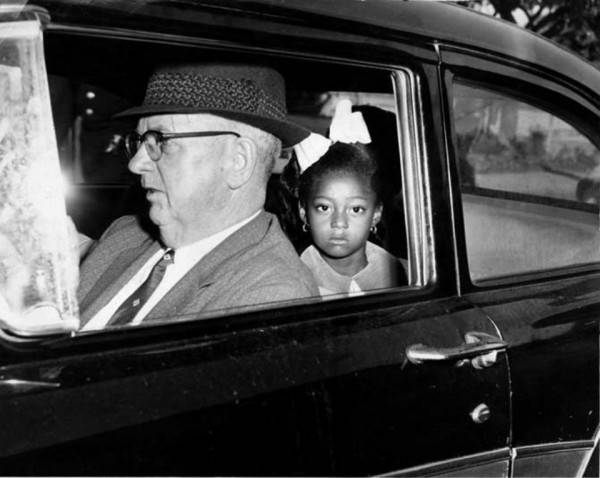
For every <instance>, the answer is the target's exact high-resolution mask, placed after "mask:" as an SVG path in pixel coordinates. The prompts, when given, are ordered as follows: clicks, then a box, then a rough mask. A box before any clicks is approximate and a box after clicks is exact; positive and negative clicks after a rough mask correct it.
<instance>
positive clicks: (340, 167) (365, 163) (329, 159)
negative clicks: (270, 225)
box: [297, 143, 383, 204]
mask: <svg viewBox="0 0 600 478" xmlns="http://www.w3.org/2000/svg"><path fill="white" fill-rule="evenodd" d="M331 174H337V175H339V176H344V175H349V174H351V175H353V176H356V177H358V178H362V179H364V181H365V182H366V183H367V184H368V185H369V186H370V187H371V189H372V190H373V192H374V193H375V196H376V201H377V202H378V203H380V202H381V201H382V200H383V190H382V180H381V177H380V175H379V172H378V168H377V162H376V161H375V159H374V158H373V156H372V154H371V153H370V151H369V149H368V148H367V147H366V146H365V145H363V144H360V143H334V144H332V145H331V146H330V148H329V149H328V150H327V152H326V153H325V154H324V155H323V156H322V157H321V158H320V159H319V160H318V161H317V162H316V163H314V164H313V165H311V166H310V167H309V168H308V169H307V170H306V171H304V172H303V173H302V174H301V175H300V178H299V181H298V191H297V192H298V199H299V200H300V202H301V203H302V204H306V202H307V201H308V198H309V197H310V196H311V195H312V193H313V189H314V187H315V185H316V184H317V183H318V182H319V180H320V179H321V178H323V177H324V176H328V175H331Z"/></svg>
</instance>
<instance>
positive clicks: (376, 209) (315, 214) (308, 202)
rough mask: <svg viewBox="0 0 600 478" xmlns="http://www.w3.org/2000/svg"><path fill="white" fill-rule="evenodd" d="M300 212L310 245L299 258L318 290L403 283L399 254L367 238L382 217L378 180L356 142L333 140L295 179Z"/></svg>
mask: <svg viewBox="0 0 600 478" xmlns="http://www.w3.org/2000/svg"><path fill="white" fill-rule="evenodd" d="M298 196H299V211H300V217H301V219H302V221H303V222H304V229H305V230H307V231H309V232H310V235H311V237H312V243H313V244H312V245H311V246H309V247H308V248H307V249H306V250H304V252H303V253H302V255H301V259H302V260H303V261H304V263H305V264H306V265H307V266H308V267H309V268H310V269H311V270H312V272H313V275H314V276H315V279H316V280H317V283H318V285H319V289H320V292H321V295H328V294H335V293H349V294H351V295H360V294H362V293H363V291H365V290H372V289H381V288H386V287H394V286H397V285H400V284H406V275H405V272H404V268H403V266H402V264H401V263H400V262H399V261H398V259H397V258H396V257H394V256H392V255H391V254H389V253H388V252H387V251H385V250H384V249H383V248H381V247H379V246H377V245H375V244H373V243H372V242H369V240H368V239H369V234H370V233H374V232H376V228H377V224H378V223H379V220H380V219H381V213H382V209H383V207H382V203H381V179H380V177H379V175H378V174H377V165H376V162H375V160H374V159H373V158H372V157H371V155H370V154H369V152H368V149H367V148H366V147H365V146H364V145H362V144H360V143H349V144H346V143H341V142H336V143H333V144H332V145H331V146H330V147H329V148H328V149H327V151H326V153H325V154H324V155H323V156H322V157H321V158H320V159H319V160H318V161H317V162H315V163H314V164H312V165H311V166H310V167H308V169H306V170H305V171H304V172H303V173H302V174H301V175H300V179H299V186H298Z"/></svg>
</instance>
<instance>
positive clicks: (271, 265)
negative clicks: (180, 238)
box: [220, 212, 318, 299]
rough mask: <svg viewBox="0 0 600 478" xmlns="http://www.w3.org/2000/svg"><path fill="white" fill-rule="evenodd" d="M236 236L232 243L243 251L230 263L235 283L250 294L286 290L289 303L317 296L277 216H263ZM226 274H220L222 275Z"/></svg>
mask: <svg viewBox="0 0 600 478" xmlns="http://www.w3.org/2000/svg"><path fill="white" fill-rule="evenodd" d="M237 233H238V234H237V235H236V236H235V237H233V236H232V237H231V238H229V239H230V240H231V241H232V242H236V243H240V246H241V247H240V248H239V250H238V251H237V253H236V254H233V255H232V256H231V257H230V258H229V260H228V262H229V265H230V266H231V267H232V269H231V271H234V275H235V281H239V282H240V283H243V284H245V288H246V290H247V292H249V290H250V289H268V288H269V287H271V288H273V287H276V288H277V289H286V291H285V292H284V293H285V295H286V297H285V298H286V299H287V298H290V297H288V296H294V297H307V296H311V295H318V291H317V289H316V284H315V282H314V279H313V276H312V274H311V272H310V271H309V270H308V268H307V267H306V266H305V265H304V263H303V262H302V261H301V260H300V258H299V257H298V254H297V253H296V251H295V249H294V247H293V246H292V244H291V243H290V241H289V239H288V238H287V236H286V235H285V233H284V232H283V231H282V230H281V227H280V226H279V222H278V220H277V218H276V217H275V216H274V215H272V214H270V213H267V212H263V213H261V214H260V215H259V216H258V217H257V218H256V219H254V220H253V221H251V222H250V223H248V224H247V225H246V226H245V227H244V228H242V229H240V230H239V231H237ZM226 271H227V269H221V270H220V272H221V274H225V273H226ZM287 289H289V291H287ZM292 298H293V297H292Z"/></svg>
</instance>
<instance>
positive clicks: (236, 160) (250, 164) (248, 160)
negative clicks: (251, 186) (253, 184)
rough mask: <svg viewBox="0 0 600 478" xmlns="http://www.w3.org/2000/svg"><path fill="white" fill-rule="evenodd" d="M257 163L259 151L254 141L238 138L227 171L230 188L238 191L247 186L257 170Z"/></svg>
mask: <svg viewBox="0 0 600 478" xmlns="http://www.w3.org/2000/svg"><path fill="white" fill-rule="evenodd" d="M257 161H258V151H257V147H256V143H255V142H254V140H253V139H251V138H246V137H244V136H242V137H241V138H237V140H236V144H235V146H234V147H233V151H232V156H231V161H230V167H229V168H228V171H227V184H228V185H229V187H230V188H231V189H238V188H240V187H242V186H243V185H244V184H246V183H247V182H248V181H249V180H250V178H251V177H252V174H253V173H254V170H255V169H256V163H257Z"/></svg>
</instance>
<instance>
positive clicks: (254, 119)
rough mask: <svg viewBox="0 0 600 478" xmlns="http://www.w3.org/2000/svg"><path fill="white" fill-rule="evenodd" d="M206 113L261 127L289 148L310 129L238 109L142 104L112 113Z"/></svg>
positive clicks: (131, 115) (124, 115) (130, 114)
mask: <svg viewBox="0 0 600 478" xmlns="http://www.w3.org/2000/svg"><path fill="white" fill-rule="evenodd" d="M194 113H208V114H213V115H216V116H221V117H223V118H227V119H230V120H234V121H239V122H241V123H246V124H249V125H250V126H254V127H256V128H259V129H262V130H264V131H266V132H267V133H271V134H272V135H273V136H276V137H277V138H279V139H280V140H281V142H282V146H283V147H284V148H289V147H291V146H294V145H295V144H298V143H299V142H300V141H302V140H303V139H306V138H307V137H308V135H309V134H310V130H308V129H307V128H305V127H304V126H300V125H298V124H296V123H293V122H291V121H287V120H285V119H281V120H280V119H275V118H265V117H264V116H257V115H254V114H252V113H242V112H239V111H227V110H219V109H199V108H194V107H182V106H172V105H143V106H135V107H133V108H129V109H127V110H125V111H121V112H120V113H117V114H116V115H114V118H126V117H139V116H152V115H161V114H194Z"/></svg>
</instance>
